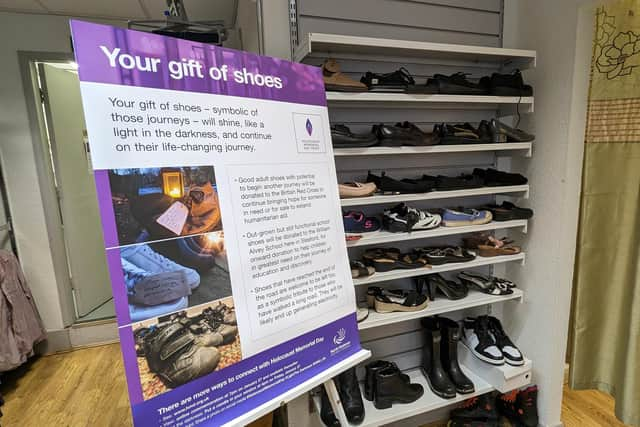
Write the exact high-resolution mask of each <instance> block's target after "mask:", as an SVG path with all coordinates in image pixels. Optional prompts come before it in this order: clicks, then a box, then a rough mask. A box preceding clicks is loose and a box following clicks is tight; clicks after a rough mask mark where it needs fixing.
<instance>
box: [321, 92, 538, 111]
mask: <svg viewBox="0 0 640 427" xmlns="http://www.w3.org/2000/svg"><path fill="white" fill-rule="evenodd" d="M327 102H328V103H329V105H340V106H342V107H357V108H366V107H371V106H373V107H380V106H389V107H398V106H400V107H404V106H407V105H410V107H411V108H443V107H444V108H448V109H465V110H469V109H471V108H481V109H491V110H495V109H497V108H498V107H499V106H502V105H512V106H515V105H517V104H519V107H520V112H521V113H532V112H533V97H532V96H525V97H518V96H486V95H422V94H411V93H388V92H327Z"/></svg>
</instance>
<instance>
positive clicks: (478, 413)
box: [450, 393, 498, 422]
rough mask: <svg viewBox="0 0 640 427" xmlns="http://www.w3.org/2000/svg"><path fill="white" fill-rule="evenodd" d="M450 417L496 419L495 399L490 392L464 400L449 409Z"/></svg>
mask: <svg viewBox="0 0 640 427" xmlns="http://www.w3.org/2000/svg"><path fill="white" fill-rule="evenodd" d="M450 416H451V418H456V419H461V420H477V421H485V422H487V421H494V422H497V421H498V412H497V411H496V406H495V399H494V398H493V394H492V393H487V394H483V395H481V396H478V397H472V398H471V399H468V400H465V401H464V402H463V403H462V405H460V406H459V407H458V408H456V409H454V410H452V411H451V414H450Z"/></svg>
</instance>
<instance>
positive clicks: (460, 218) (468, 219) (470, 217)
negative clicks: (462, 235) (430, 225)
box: [442, 208, 493, 227]
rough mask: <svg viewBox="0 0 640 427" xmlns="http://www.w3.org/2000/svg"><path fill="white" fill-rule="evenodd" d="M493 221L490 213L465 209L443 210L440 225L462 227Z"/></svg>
mask: <svg viewBox="0 0 640 427" xmlns="http://www.w3.org/2000/svg"><path fill="white" fill-rule="evenodd" d="M492 220H493V215H492V214H491V212H490V211H486V210H477V209H465V208H460V209H458V210H453V209H445V210H444V211H443V213H442V225H443V226H445V227H463V226H469V225H482V224H488V223H490V222H491V221H492Z"/></svg>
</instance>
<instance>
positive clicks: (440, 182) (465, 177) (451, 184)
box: [423, 174, 484, 191]
mask: <svg viewBox="0 0 640 427" xmlns="http://www.w3.org/2000/svg"><path fill="white" fill-rule="evenodd" d="M423 179H432V180H435V182H436V185H435V190H437V191H453V190H466V189H470V188H480V187H483V186H484V181H483V180H482V179H480V178H478V177H477V176H475V175H469V174H461V175H459V176H444V175H438V176H437V177H431V176H428V175H424V176H423Z"/></svg>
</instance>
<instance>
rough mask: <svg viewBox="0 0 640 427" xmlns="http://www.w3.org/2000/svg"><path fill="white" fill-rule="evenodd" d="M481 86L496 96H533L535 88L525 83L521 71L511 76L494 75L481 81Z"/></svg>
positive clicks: (516, 71)
mask: <svg viewBox="0 0 640 427" xmlns="http://www.w3.org/2000/svg"><path fill="white" fill-rule="evenodd" d="M479 85H480V86H482V87H483V88H485V89H486V90H487V92H488V93H489V95H495V96H533V88H532V87H531V86H530V85H527V84H525V83H524V79H523V78H522V73H521V72H520V70H515V71H514V72H513V73H511V74H500V73H493V74H492V75H491V77H489V76H486V77H483V78H481V79H480V82H479Z"/></svg>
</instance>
